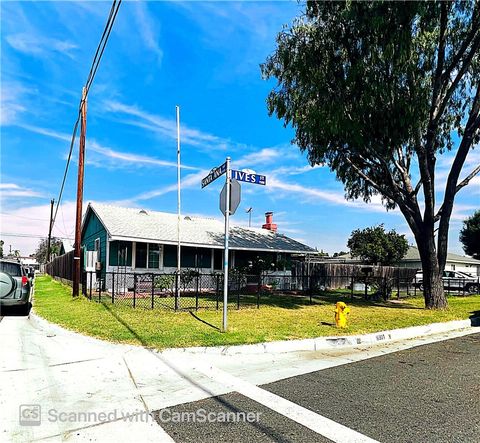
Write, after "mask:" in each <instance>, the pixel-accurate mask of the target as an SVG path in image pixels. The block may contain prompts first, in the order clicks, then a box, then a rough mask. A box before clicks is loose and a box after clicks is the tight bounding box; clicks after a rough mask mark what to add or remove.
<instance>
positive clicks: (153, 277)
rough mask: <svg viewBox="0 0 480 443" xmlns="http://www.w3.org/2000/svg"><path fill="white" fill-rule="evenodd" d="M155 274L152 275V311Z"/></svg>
mask: <svg viewBox="0 0 480 443" xmlns="http://www.w3.org/2000/svg"><path fill="white" fill-rule="evenodd" d="M154 297H155V274H154V273H152V309H153V308H154V307H155V299H154Z"/></svg>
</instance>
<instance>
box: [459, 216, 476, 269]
mask: <svg viewBox="0 0 480 443" xmlns="http://www.w3.org/2000/svg"><path fill="white" fill-rule="evenodd" d="M460 241H461V242H462V244H463V250H464V251H465V254H468V255H471V256H472V257H473V258H476V259H478V260H480V210H478V211H475V213H474V214H473V215H472V216H471V217H468V218H467V219H466V220H464V221H463V228H462V229H461V231H460Z"/></svg>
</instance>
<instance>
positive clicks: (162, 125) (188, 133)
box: [104, 100, 231, 150]
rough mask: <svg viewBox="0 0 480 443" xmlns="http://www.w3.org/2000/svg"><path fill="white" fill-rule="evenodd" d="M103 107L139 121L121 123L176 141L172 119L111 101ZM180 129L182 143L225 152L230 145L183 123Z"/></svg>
mask: <svg viewBox="0 0 480 443" xmlns="http://www.w3.org/2000/svg"><path fill="white" fill-rule="evenodd" d="M104 106H105V110H106V111H108V112H116V113H119V114H123V115H127V116H130V117H136V118H138V119H139V120H122V122H123V123H126V124H128V125H132V126H137V127H139V128H142V129H148V130H150V131H152V132H154V133H157V134H160V135H162V136H164V137H167V138H170V139H172V140H176V139H177V129H176V122H175V120H174V119H167V118H164V117H161V116H158V115H155V114H151V113H149V112H147V111H144V110H143V109H141V108H139V107H137V106H134V105H126V104H123V103H120V102H118V101H113V100H109V101H106V102H105V103H104ZM180 127H181V132H180V140H181V142H182V143H186V144H189V145H192V146H199V147H204V148H208V149H217V150H218V149H220V150H225V149H226V148H227V145H231V142H230V140H227V139H223V138H221V137H217V136H215V135H212V134H208V133H206V132H202V131H199V130H198V129H193V128H189V127H188V126H186V125H185V124H183V123H181V126H180Z"/></svg>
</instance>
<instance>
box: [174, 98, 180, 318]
mask: <svg viewBox="0 0 480 443" xmlns="http://www.w3.org/2000/svg"><path fill="white" fill-rule="evenodd" d="M175 110H176V114H177V214H178V219H177V242H178V245H177V284H176V290H177V294H176V297H175V309H178V299H179V291H180V289H179V288H180V258H181V251H180V248H181V243H180V222H181V213H180V107H179V106H175Z"/></svg>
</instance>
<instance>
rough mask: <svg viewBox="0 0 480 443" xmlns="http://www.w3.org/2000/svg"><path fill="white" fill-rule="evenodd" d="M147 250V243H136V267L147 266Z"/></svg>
mask: <svg viewBox="0 0 480 443" xmlns="http://www.w3.org/2000/svg"><path fill="white" fill-rule="evenodd" d="M147 252H148V243H137V249H136V252H135V267H136V268H146V267H147Z"/></svg>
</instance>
